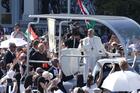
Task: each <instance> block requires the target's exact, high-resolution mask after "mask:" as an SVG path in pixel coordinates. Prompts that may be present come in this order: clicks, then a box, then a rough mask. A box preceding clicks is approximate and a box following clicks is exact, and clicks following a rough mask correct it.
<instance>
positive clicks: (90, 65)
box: [79, 29, 107, 81]
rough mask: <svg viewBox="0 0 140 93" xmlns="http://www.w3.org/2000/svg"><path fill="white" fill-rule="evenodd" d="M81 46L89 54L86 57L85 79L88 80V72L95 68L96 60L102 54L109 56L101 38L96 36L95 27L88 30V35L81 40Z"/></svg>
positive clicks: (85, 53)
mask: <svg viewBox="0 0 140 93" xmlns="http://www.w3.org/2000/svg"><path fill="white" fill-rule="evenodd" d="M79 48H80V50H82V52H83V53H84V55H86V56H87V57H85V58H84V63H85V68H84V81H86V79H87V75H88V73H89V72H92V71H93V70H94V67H95V65H96V61H97V60H98V59H99V58H100V57H101V56H107V55H106V53H107V52H106V50H105V48H104V46H103V44H102V42H101V39H100V38H99V37H98V36H94V30H93V29H89V30H88V32H87V37H85V38H84V39H82V40H81V42H80V44H79Z"/></svg>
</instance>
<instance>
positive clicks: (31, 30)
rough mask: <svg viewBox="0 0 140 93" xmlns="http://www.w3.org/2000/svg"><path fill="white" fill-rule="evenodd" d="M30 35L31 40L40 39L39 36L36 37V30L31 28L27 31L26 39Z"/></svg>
mask: <svg viewBox="0 0 140 93" xmlns="http://www.w3.org/2000/svg"><path fill="white" fill-rule="evenodd" d="M28 34H29V39H30V40H35V39H37V38H38V36H37V35H36V33H35V32H34V30H33V28H32V27H31V26H30V27H29V28H27V30H26V32H25V34H24V35H25V37H26V38H28Z"/></svg>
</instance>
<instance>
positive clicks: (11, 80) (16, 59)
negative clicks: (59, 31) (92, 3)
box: [0, 22, 128, 93]
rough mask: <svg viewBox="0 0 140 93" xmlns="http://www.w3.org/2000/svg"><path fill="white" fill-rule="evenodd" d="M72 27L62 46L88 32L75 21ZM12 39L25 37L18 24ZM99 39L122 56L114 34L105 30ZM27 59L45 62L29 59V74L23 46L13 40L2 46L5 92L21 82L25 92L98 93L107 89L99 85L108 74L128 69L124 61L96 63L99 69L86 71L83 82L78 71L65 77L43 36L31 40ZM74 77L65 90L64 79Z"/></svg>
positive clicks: (0, 71)
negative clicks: (119, 62) (72, 83)
mask: <svg viewBox="0 0 140 93" xmlns="http://www.w3.org/2000/svg"><path fill="white" fill-rule="evenodd" d="M72 26H73V27H72V28H71V30H69V32H67V33H65V34H64V35H63V39H62V45H61V49H64V48H78V47H79V44H80V43H81V39H83V38H85V37H86V34H87V33H88V31H84V30H80V29H81V27H80V24H79V23H78V22H74V23H72ZM0 30H1V31H0V37H1V40H2V39H3V37H4V31H3V30H2V27H0ZM95 33H96V31H95ZM96 34H98V33H96ZM11 38H22V39H24V40H26V39H25V36H24V34H23V33H22V32H21V28H20V25H19V24H17V25H15V26H14V31H13V32H12V33H11ZM100 38H101V40H102V43H103V44H104V46H105V49H106V50H107V51H109V52H111V53H119V56H121V57H124V51H123V48H122V46H121V45H120V42H119V41H118V39H117V38H116V36H115V35H114V34H113V33H108V32H107V31H104V33H103V34H102V35H101V36H100ZM57 51H59V50H57ZM81 54H82V52H81ZM29 59H30V60H36V61H40V60H41V61H44V63H36V62H30V63H29V73H28V74H27V48H26V46H21V47H17V46H16V45H15V44H14V43H9V47H8V49H6V48H3V49H1V61H0V74H1V75H0V84H2V85H3V84H6V89H7V90H6V93H20V92H21V91H20V84H21V83H23V84H24V88H25V91H24V92H25V93H31V91H33V90H34V91H36V92H39V93H93V92H91V91H94V93H101V92H102V91H108V90H105V89H102V88H101V84H102V82H103V80H104V79H105V77H106V76H107V75H108V74H109V73H112V72H114V71H119V70H121V69H122V70H128V66H126V65H128V64H127V62H126V61H125V60H123V61H122V62H121V64H115V63H113V64H104V65H101V64H98V65H99V67H100V69H99V72H98V73H96V75H95V76H93V75H92V74H91V73H88V76H87V80H86V82H84V79H83V75H82V74H81V73H79V72H77V73H74V74H72V75H70V76H65V74H64V73H63V71H62V69H61V65H60V62H59V57H58V52H55V53H54V52H50V51H49V43H48V40H46V39H45V38H37V39H36V40H33V41H32V42H31V43H30V49H29ZM122 64H123V65H122ZM124 64H126V65H124ZM74 78H76V79H77V81H76V85H74V86H72V87H71V88H70V90H69V91H68V90H67V89H65V87H64V85H63V82H66V81H68V80H72V79H74ZM9 87H10V88H9ZM9 89H10V90H9ZM9 91H10V92H9ZM121 93H122V92H121Z"/></svg>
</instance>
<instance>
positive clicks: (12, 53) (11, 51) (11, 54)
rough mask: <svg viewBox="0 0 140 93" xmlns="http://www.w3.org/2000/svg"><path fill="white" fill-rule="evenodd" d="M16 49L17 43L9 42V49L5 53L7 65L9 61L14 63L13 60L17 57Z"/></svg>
mask: <svg viewBox="0 0 140 93" xmlns="http://www.w3.org/2000/svg"><path fill="white" fill-rule="evenodd" d="M15 50H16V45H15V43H9V49H8V50H7V52H6V54H5V55H4V64H5V67H6V65H7V64H9V63H13V60H14V59H15V58H16V55H15Z"/></svg>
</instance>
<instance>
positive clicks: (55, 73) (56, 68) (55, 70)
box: [48, 59, 74, 93]
mask: <svg viewBox="0 0 140 93" xmlns="http://www.w3.org/2000/svg"><path fill="white" fill-rule="evenodd" d="M51 62H52V67H51V68H50V69H49V70H48V71H49V72H50V73H52V74H53V79H54V78H55V77H57V76H58V75H59V71H62V70H60V68H59V67H60V66H59V60H58V59H53V60H52V61H51ZM61 73H62V78H61V81H60V82H59V83H58V85H57V86H58V88H59V89H60V90H61V91H63V92H64V93H67V91H66V89H65V88H64V86H63V81H64V82H65V81H68V80H71V79H73V78H74V76H73V75H70V76H65V75H64V73H63V71H62V72H61Z"/></svg>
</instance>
